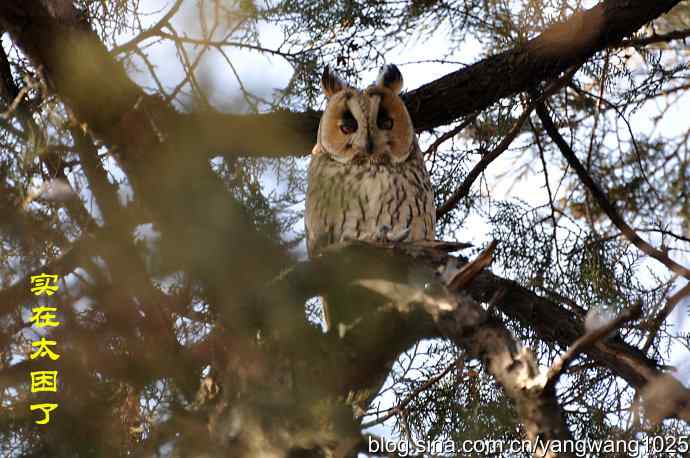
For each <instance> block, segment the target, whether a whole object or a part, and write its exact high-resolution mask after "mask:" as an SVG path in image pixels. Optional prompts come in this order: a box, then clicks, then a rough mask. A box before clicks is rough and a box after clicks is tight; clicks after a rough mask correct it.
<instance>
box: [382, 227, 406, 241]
mask: <svg viewBox="0 0 690 458" xmlns="http://www.w3.org/2000/svg"><path fill="white" fill-rule="evenodd" d="M410 230H411V228H409V227H406V228H404V229H400V230H399V231H397V232H388V233H386V239H387V240H388V241H389V242H393V243H398V242H402V241H403V240H405V239H406V238H407V236H408V235H410Z"/></svg>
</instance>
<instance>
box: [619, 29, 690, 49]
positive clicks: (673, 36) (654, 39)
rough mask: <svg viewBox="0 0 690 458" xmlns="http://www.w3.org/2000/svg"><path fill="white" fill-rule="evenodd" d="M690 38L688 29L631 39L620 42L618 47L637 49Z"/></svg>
mask: <svg viewBox="0 0 690 458" xmlns="http://www.w3.org/2000/svg"><path fill="white" fill-rule="evenodd" d="M688 37H690V29H683V30H674V31H673V32H669V33H664V34H657V33H654V34H652V35H651V36H648V37H644V38H631V39H629V40H623V41H622V42H620V44H619V46H620V47H628V46H632V47H638V46H647V45H651V44H656V43H668V42H670V41H674V40H685V39H686V38H688Z"/></svg>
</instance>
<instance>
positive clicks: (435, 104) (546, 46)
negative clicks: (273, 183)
mask: <svg viewBox="0 0 690 458" xmlns="http://www.w3.org/2000/svg"><path fill="white" fill-rule="evenodd" d="M679 1H680V0H660V1H654V2H651V1H648V0H604V1H602V2H601V3H600V4H598V5H597V6H595V7H594V8H591V9H589V10H586V11H583V12H579V13H576V14H575V15H573V16H572V17H571V18H569V19H568V20H567V21H565V22H563V23H559V24H554V25H553V26H551V27H549V28H548V29H547V30H545V31H544V32H543V33H542V34H541V35H539V36H537V37H536V38H534V39H532V40H530V41H528V42H527V43H525V44H524V45H522V46H519V47H517V48H514V49H512V50H509V51H506V52H503V53H501V54H497V55H495V56H491V57H488V58H486V59H484V60H481V61H479V62H477V63H475V64H473V65H470V66H468V67H465V68H462V69H460V70H457V71H455V72H452V73H449V74H448V75H446V76H444V77H442V78H439V79H437V80H435V81H432V82H430V83H428V84H425V85H424V86H421V87H419V88H417V89H415V90H413V91H411V92H409V93H407V94H406V95H405V96H404V99H405V102H406V104H407V107H408V110H409V111H410V115H411V116H412V122H413V124H414V125H415V128H416V129H417V130H418V131H423V130H428V129H433V128H436V127H439V126H443V125H447V124H450V123H451V122H453V121H454V120H456V119H458V118H460V117H461V116H464V115H468V114H471V113H474V112H477V111H481V110H483V109H485V108H487V107H489V106H491V105H492V104H494V103H496V102H497V101H499V100H501V99H502V98H505V97H510V96H513V95H516V94H518V93H520V92H523V91H526V90H529V89H530V88H532V87H534V86H536V85H538V84H539V83H540V82H542V81H547V80H550V79H553V78H556V77H557V76H558V75H560V74H561V73H562V72H564V71H565V70H567V69H568V68H569V67H571V66H573V65H576V64H578V63H580V62H582V61H586V60H587V59H589V58H590V57H591V56H593V55H594V54H595V53H597V52H598V51H601V50H602V49H605V48H607V47H609V46H612V45H615V44H619V43H620V42H621V40H622V39H623V38H624V37H626V36H628V35H631V34H633V33H634V32H635V31H637V30H638V29H639V28H640V27H642V26H643V25H644V24H646V23H648V22H649V21H651V20H653V19H655V18H657V17H659V16H660V15H662V14H664V13H666V12H668V11H669V10H670V9H671V8H673V7H674V6H675V5H676V4H678V3H679ZM506 75H509V77H506ZM187 116H188V119H186V120H185V121H184V122H183V125H194V126H197V127H196V129H197V130H198V132H199V134H200V135H199V136H198V140H199V141H200V144H201V145H203V146H204V148H205V149H206V150H207V151H209V152H211V153H214V154H220V153H222V154H230V155H237V154H239V155H253V154H257V155H294V154H300V153H301V154H307V152H308V151H310V150H311V146H313V142H314V138H316V137H315V132H316V130H317V127H318V118H319V113H282V114H277V115H273V114H267V115H253V116H247V117H238V116H236V115H227V114H221V113H208V114H202V115H200V117H199V118H197V115H196V114H192V115H187ZM240 120H241V121H240ZM238 122H241V127H242V129H244V130H243V131H246V132H265V131H269V130H270V131H271V132H273V133H274V135H272V136H271V137H273V138H271V139H267V138H265V137H268V136H265V135H253V136H252V137H253V138H247V139H246V141H243V142H242V143H241V144H237V143H236V142H235V141H234V139H231V138H230V137H229V136H230V134H229V133H228V132H230V131H232V130H233V129H232V126H233V125H234V124H235V123H238ZM214 126H215V127H214ZM222 126H225V130H223V129H222V128H221V127H222ZM199 129H200V130H199Z"/></svg>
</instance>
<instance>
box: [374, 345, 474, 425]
mask: <svg viewBox="0 0 690 458" xmlns="http://www.w3.org/2000/svg"><path fill="white" fill-rule="evenodd" d="M464 359H465V356H464V355H461V356H459V357H457V358H456V359H455V360H454V361H453V362H452V363H450V364H449V365H448V366H447V367H446V368H445V369H443V370H442V371H441V372H440V373H438V374H437V375H434V376H433V377H431V378H429V379H428V380H427V381H426V382H424V383H422V384H421V385H419V386H418V387H417V388H416V389H415V390H414V391H413V392H412V393H410V394H409V395H408V396H407V397H406V398H405V399H403V400H402V401H401V402H400V404H397V405H395V406H393V407H391V408H390V409H388V410H387V411H384V412H386V414H385V415H384V416H382V417H377V418H376V419H374V420H371V421H368V422H364V423H362V424H361V425H360V427H361V428H362V429H365V428H370V427H372V426H374V425H378V424H381V423H383V422H384V421H386V420H388V419H389V418H391V417H393V416H394V415H397V414H399V413H400V412H402V411H403V410H404V409H405V408H406V407H407V405H408V404H409V403H410V402H412V401H413V400H414V399H415V398H416V397H417V396H419V394H420V393H422V392H424V391H426V390H428V389H429V388H431V387H432V386H434V385H435V384H436V383H437V382H438V381H439V380H441V379H443V377H445V376H446V375H448V373H449V372H450V371H451V370H452V369H453V368H456V367H457V368H462V366H463V362H464Z"/></svg>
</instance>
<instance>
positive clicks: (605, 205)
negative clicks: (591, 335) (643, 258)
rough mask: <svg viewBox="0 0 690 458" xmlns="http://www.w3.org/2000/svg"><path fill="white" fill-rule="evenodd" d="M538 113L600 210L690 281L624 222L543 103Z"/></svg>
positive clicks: (639, 245) (687, 271)
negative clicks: (560, 131) (562, 134)
mask: <svg viewBox="0 0 690 458" xmlns="http://www.w3.org/2000/svg"><path fill="white" fill-rule="evenodd" d="M537 115H538V116H539V119H541V123H542V125H543V126H544V129H545V130H546V133H547V134H548V135H549V137H551V139H552V140H553V141H554V143H555V144H556V146H558V149H559V150H560V151H561V154H563V157H565V159H566V161H567V162H568V164H570V166H571V167H572V168H573V169H574V170H575V173H576V174H577V176H578V178H580V181H582V183H583V184H584V185H585V186H586V187H587V189H588V190H589V192H590V193H591V194H592V196H593V197H594V199H595V200H596V201H597V203H598V204H599V206H600V207H601V209H602V210H603V211H604V213H606V215H607V216H608V217H609V219H610V220H611V222H612V223H613V224H614V225H615V226H616V227H617V228H618V229H619V230H620V231H621V233H622V234H623V235H624V236H625V238H627V239H628V240H630V242H631V243H632V244H633V245H635V246H636V247H637V248H638V249H639V250H640V251H642V252H643V253H645V254H646V255H647V256H650V257H652V258H654V259H656V260H657V261H659V262H660V263H662V264H663V265H665V266H666V267H667V268H668V269H669V270H670V271H671V272H673V273H675V274H678V275H680V276H682V277H684V278H686V279H688V280H690V269H688V268H686V267H684V266H682V265H680V264H678V263H677V262H676V261H674V260H673V259H671V258H670V257H669V256H668V254H666V253H665V252H663V251H661V250H659V249H657V248H654V247H653V246H652V245H650V244H649V243H648V242H647V241H646V240H644V239H642V237H640V236H639V235H638V234H637V232H635V230H634V229H633V228H632V227H630V225H628V223H626V222H625V220H624V219H623V217H622V216H621V215H620V213H618V210H616V208H615V207H614V206H613V204H611V202H609V200H608V196H607V195H606V193H605V192H604V191H603V190H602V188H601V187H600V186H599V184H597V183H596V182H595V181H594V179H593V178H592V177H591V175H590V174H589V173H588V172H587V169H586V168H585V167H584V165H582V163H581V162H580V160H579V159H578V158H577V156H576V155H575V152H574V151H573V150H572V149H571V148H570V146H569V145H568V143H567V142H566V141H565V139H564V138H563V137H562V136H561V134H560V133H559V132H558V128H556V126H555V125H554V123H553V121H552V120H551V117H550V115H549V113H548V111H547V109H546V106H545V105H544V103H543V102H540V103H538V104H537ZM685 290H686V288H683V290H681V292H680V293H676V295H675V296H674V297H673V298H671V299H672V300H673V301H677V299H678V298H679V296H678V295H679V294H681V293H682V294H684V292H685Z"/></svg>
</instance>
